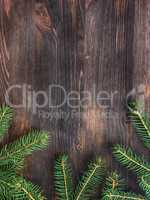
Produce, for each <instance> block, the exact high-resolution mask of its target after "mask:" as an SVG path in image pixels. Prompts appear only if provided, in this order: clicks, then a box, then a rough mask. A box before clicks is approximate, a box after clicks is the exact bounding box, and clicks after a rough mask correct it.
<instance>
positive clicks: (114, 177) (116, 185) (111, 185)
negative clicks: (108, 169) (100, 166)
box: [105, 172, 126, 191]
mask: <svg viewBox="0 0 150 200" xmlns="http://www.w3.org/2000/svg"><path fill="white" fill-rule="evenodd" d="M125 188H126V185H125V181H124V180H123V179H122V178H121V177H120V175H119V174H117V173H116V172H112V173H111V174H110V176H109V177H108V178H106V186H105V190H116V189H117V190H120V191H121V190H124V189H125Z"/></svg>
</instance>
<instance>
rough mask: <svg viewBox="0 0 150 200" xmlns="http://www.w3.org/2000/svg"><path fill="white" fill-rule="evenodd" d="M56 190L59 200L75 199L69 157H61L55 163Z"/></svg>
mask: <svg viewBox="0 0 150 200" xmlns="http://www.w3.org/2000/svg"><path fill="white" fill-rule="evenodd" d="M55 189H56V194H57V196H58V199H60V200H71V199H73V183H72V173H71V167H70V163H69V160H68V156H66V155H63V156H60V157H59V158H58V159H57V160H56V163H55Z"/></svg>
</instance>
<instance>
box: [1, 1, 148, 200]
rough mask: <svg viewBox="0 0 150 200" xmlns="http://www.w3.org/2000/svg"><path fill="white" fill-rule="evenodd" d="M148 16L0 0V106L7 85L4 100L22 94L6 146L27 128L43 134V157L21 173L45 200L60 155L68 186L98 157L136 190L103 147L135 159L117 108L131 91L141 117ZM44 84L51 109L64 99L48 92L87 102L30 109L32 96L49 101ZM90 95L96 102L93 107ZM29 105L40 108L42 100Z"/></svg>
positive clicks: (127, 8) (138, 8) (128, 9)
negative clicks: (126, 150) (66, 158)
mask: <svg viewBox="0 0 150 200" xmlns="http://www.w3.org/2000/svg"><path fill="white" fill-rule="evenodd" d="M149 13H150V2H149V0H144V1H141V0H136V1H135V0H132V1H131V0H83V1H82V0H49V1H48V0H30V1H27V0H22V1H19V0H0V91H1V92H0V102H1V103H4V102H5V96H6V91H7V90H8V88H10V87H11V86H14V85H17V86H16V89H13V90H11V92H10V94H9V97H10V101H11V102H12V103H13V104H16V105H18V104H20V103H21V101H22V99H23V97H22V91H23V88H24V89H25V87H26V88H27V90H26V97H27V99H26V101H27V102H28V105H26V106H25V107H24V108H17V109H15V119H14V122H13V125H12V128H11V131H10V133H9V140H10V141H11V140H12V139H14V138H16V137H17V136H20V135H22V134H24V133H26V131H28V130H29V129H30V128H31V127H32V128H37V129H42V130H46V131H48V132H49V135H50V138H51V142H50V144H49V148H48V150H46V151H44V152H38V153H35V154H34V155H33V156H32V157H30V158H29V159H28V160H27V167H26V169H25V174H26V176H27V177H28V178H30V179H31V180H32V181H33V182H35V183H37V184H39V185H40V186H42V188H43V189H44V192H45V194H46V195H47V197H48V198H49V199H54V189H53V163H54V158H55V156H56V155H57V154H59V153H62V152H65V153H68V154H69V155H70V157H71V159H72V164H73V168H74V176H75V182H76V181H77V178H76V177H77V175H79V174H81V173H82V171H83V170H84V169H85V163H86V162H87V161H88V160H89V159H90V158H93V157H95V156H96V155H99V154H100V155H102V156H103V157H105V158H106V160H107V162H108V166H109V167H110V168H111V169H114V168H117V169H119V170H120V171H124V173H123V174H124V175H125V176H126V178H127V179H129V185H130V187H131V188H132V189H133V190H135V191H136V190H138V188H137V187H136V185H135V181H133V178H132V177H133V175H131V176H130V177H131V178H129V174H128V173H127V172H126V171H125V169H123V168H121V167H120V166H119V165H117V164H116V162H115V161H114V160H112V155H111V147H112V145H113V144H115V143H117V142H120V143H124V144H130V145H132V146H133V147H134V148H135V149H136V150H137V151H139V152H142V153H143V148H142V146H141V144H140V142H139V141H138V140H137V138H136V137H135V135H134V134H133V131H132V128H131V126H130V124H129V123H128V119H127V118H126V109H125V104H126V97H127V96H128V94H130V93H131V91H132V93H133V96H136V98H138V99H141V100H142V102H144V103H145V108H146V111H149V95H150V93H149V77H150V68H149V67H150V61H149V60H150V59H149V58H150V45H149V42H150V39H149V35H150V28H149V23H150V22H149V15H150V14H149ZM52 85H55V90H53V91H52V103H53V105H59V104H61V103H62V102H63V100H64V93H63V90H62V89H61V90H60V89H58V87H57V89H56V85H57V86H59V87H61V88H64V89H65V91H66V93H67V94H68V95H69V93H70V92H72V91H75V92H76V94H79V100H80V102H81V101H83V100H85V99H84V95H83V94H84V92H85V91H87V92H88V94H90V95H91V98H88V99H86V101H85V102H84V103H85V104H84V106H83V105H80V106H78V107H77V108H72V107H71V106H70V105H69V104H67V103H66V104H64V105H63V106H61V107H60V108H55V109H52V108H50V106H49V105H48V104H46V105H45V106H44V107H43V108H38V109H36V108H35V104H33V102H32V100H33V98H35V95H36V94H37V93H36V92H40V91H44V92H45V94H46V95H47V96H49V94H50V91H49V89H50V86H52ZM20 86H23V87H22V88H20ZM94 92H95V93H94ZM134 93H136V94H134ZM42 94H43V93H42ZM95 94H96V95H98V94H100V96H101V98H102V97H103V98H104V99H103V101H102V100H100V102H99V103H100V104H101V106H99V105H98V104H97V103H95V98H94V96H95ZM73 95H75V93H74V94H73ZM75 96H76V95H75ZM70 97H71V96H70ZM72 97H73V96H72ZM37 100H38V102H37V103H38V104H42V103H43V98H42V95H39V97H38V99H37ZM70 103H71V104H72V103H73V100H72V101H71V102H70ZM104 105H105V107H104ZM51 117H52V118H51ZM144 153H145V155H148V152H147V151H146V150H144Z"/></svg>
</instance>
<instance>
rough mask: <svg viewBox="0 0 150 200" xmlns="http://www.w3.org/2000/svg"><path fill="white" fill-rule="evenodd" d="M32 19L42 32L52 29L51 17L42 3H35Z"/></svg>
mask: <svg viewBox="0 0 150 200" xmlns="http://www.w3.org/2000/svg"><path fill="white" fill-rule="evenodd" d="M33 19H34V22H35V25H36V26H37V28H38V29H39V30H40V31H42V32H50V31H52V29H53V28H52V27H53V25H52V17H51V16H50V15H49V13H48V10H47V8H46V6H45V5H44V4H43V3H37V4H36V5H35V9H34V11H33Z"/></svg>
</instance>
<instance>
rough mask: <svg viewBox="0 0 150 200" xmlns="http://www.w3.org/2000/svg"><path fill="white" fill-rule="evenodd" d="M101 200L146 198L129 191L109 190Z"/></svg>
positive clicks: (139, 199)
mask: <svg viewBox="0 0 150 200" xmlns="http://www.w3.org/2000/svg"><path fill="white" fill-rule="evenodd" d="M102 200H146V198H145V197H142V196H141V195H136V194H134V193H130V192H122V191H118V190H113V191H112V190H110V191H107V192H106V193H105V194H104V197H103V199H102Z"/></svg>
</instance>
